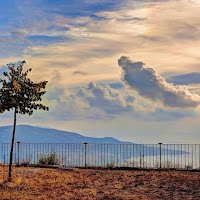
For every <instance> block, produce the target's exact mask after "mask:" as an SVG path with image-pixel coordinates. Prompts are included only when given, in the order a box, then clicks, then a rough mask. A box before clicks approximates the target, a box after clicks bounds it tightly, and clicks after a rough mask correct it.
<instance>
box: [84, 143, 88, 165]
mask: <svg viewBox="0 0 200 200" xmlns="http://www.w3.org/2000/svg"><path fill="white" fill-rule="evenodd" d="M87 144H88V143H87V142H84V145H85V168H86V167H87Z"/></svg>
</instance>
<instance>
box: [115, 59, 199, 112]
mask: <svg viewBox="0 0 200 200" xmlns="http://www.w3.org/2000/svg"><path fill="white" fill-rule="evenodd" d="M118 64H119V66H120V67H121V68H122V70H123V74H122V80H123V81H124V82H125V84H126V85H128V86H129V87H130V88H132V89H134V90H136V91H137V92H138V93H139V95H141V96H143V97H146V98H149V99H152V100H159V101H161V102H162V103H163V104H164V105H165V106H169V107H179V108H187V107H197V106H198V105H199V104H200V96H199V95H197V94H195V93H194V94H193V93H191V92H190V91H189V90H188V89H187V88H186V87H185V86H175V85H173V84H170V83H167V82H166V81H165V79H164V78H163V77H161V76H159V75H158V74H157V73H156V71H154V69H152V68H145V67H144V65H145V64H144V63H143V62H132V61H131V60H130V59H129V58H128V57H126V56H122V57H121V58H120V59H119V60H118Z"/></svg>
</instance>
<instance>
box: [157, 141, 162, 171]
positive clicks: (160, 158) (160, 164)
mask: <svg viewBox="0 0 200 200" xmlns="http://www.w3.org/2000/svg"><path fill="white" fill-rule="evenodd" d="M158 144H159V146H160V169H161V168H162V163H161V162H162V158H161V154H162V152H161V145H162V143H161V142H160V143H158Z"/></svg>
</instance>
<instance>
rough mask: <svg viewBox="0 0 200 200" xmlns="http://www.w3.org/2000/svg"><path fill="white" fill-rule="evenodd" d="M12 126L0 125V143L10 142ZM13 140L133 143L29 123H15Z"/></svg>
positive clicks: (29, 141)
mask: <svg viewBox="0 0 200 200" xmlns="http://www.w3.org/2000/svg"><path fill="white" fill-rule="evenodd" d="M12 128H13V126H12V125H10V126H1V127H0V143H10V142H11V137H12ZM15 141H16V142H17V141H20V142H27V143H84V142H87V143H103V144H104V143H111V144H114V143H115V144H120V143H121V144H125V143H126V144H133V143H131V142H127V141H120V140H117V139H115V138H113V137H102V138H98V137H88V136H84V135H81V134H78V133H75V132H70V131H64V130H57V129H53V128H44V127H37V126H31V125H24V124H21V125H17V127H16V137H15Z"/></svg>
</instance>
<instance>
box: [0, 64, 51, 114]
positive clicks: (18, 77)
mask: <svg viewBox="0 0 200 200" xmlns="http://www.w3.org/2000/svg"><path fill="white" fill-rule="evenodd" d="M25 63H26V62H25V61H20V62H19V64H18V65H17V66H16V64H8V69H9V72H4V73H3V75H4V77H5V78H4V79H2V78H0V85H1V86H2V87H1V88H0V113H4V112H5V111H6V110H7V111H10V110H12V109H15V110H16V113H20V114H29V115H32V114H33V110H37V109H43V110H48V109H49V108H48V107H46V106H44V105H42V104H41V101H42V98H41V97H42V95H44V94H45V93H46V91H44V89H45V87H46V84H47V82H48V81H42V82H39V83H34V82H33V81H31V80H30V79H29V78H28V77H27V75H28V73H29V72H30V71H31V70H32V69H31V68H29V69H27V70H26V71H25V72H23V66H24V64H25Z"/></svg>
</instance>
